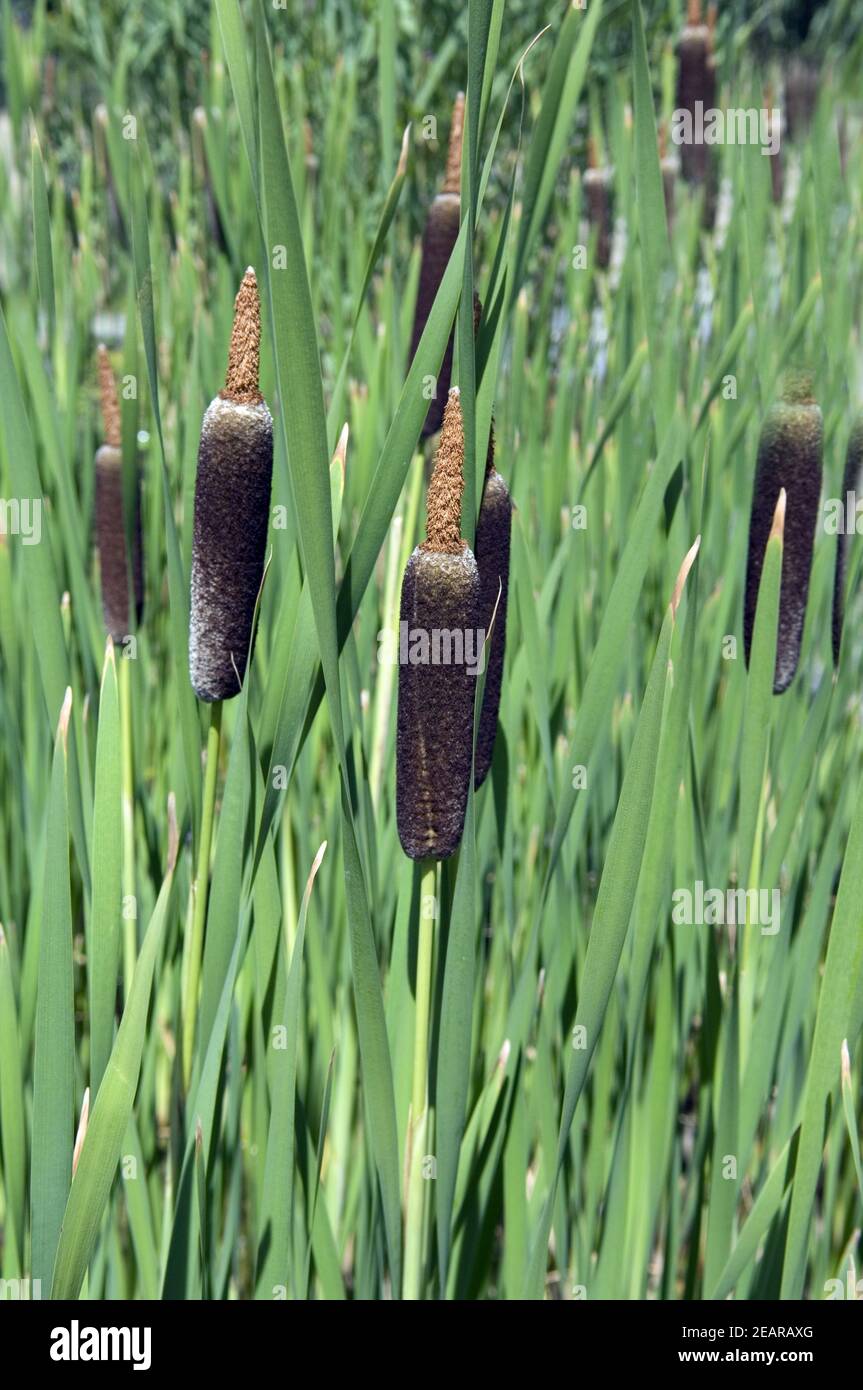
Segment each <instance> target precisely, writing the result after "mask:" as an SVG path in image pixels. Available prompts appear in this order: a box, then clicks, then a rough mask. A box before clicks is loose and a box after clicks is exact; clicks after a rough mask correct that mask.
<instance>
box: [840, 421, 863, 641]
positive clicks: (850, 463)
mask: <svg viewBox="0 0 863 1390" xmlns="http://www.w3.org/2000/svg"><path fill="white" fill-rule="evenodd" d="M861 477H863V415H861V416H860V417H859V418H858V420H857V421H856V423H855V425H854V428H853V429H852V431H851V438H850V439H849V440H848V452H847V454H846V455H845V471H844V473H843V475H842V507H843V516H844V515H845V514H846V513H847V509H848V495H849V493H854V492H856V490H857V488H858V487H859V485H860V479H861ZM836 543H837V544H836V570H835V573H834V579H833V624H832V626H833V634H832V635H833V665H834V666H836V667H838V665H839V653H840V651H841V648H842V623H843V621H844V617H845V567H846V562H847V555H848V537H847V535H846V531H845V526H844V525H843V526H841V527H840V530H839V534H838V536H837V537H836Z"/></svg>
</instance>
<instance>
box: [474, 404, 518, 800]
mask: <svg viewBox="0 0 863 1390" xmlns="http://www.w3.org/2000/svg"><path fill="white" fill-rule="evenodd" d="M511 529H512V498H511V497H510V494H509V488H508V487H507V485H506V483H505V482H504V480H503V478H502V477H501V476H500V474H499V473H498V471H497V469H496V468H495V466H494V423H492V427H491V432H490V434H489V438H488V453H487V455H486V461H485V484H484V486H483V491H482V502H481V503H480V509H479V516H478V517H477V520H476V538H475V541H474V548H475V551H476V563H477V566H478V568H479V584H480V590H479V616H480V624H481V626H482V627H483V628H484V630H485V631H486V632H488V630H489V628H490V627H491V637H490V638H489V639H488V642H487V646H486V652H487V657H486V663H487V664H486V672H485V688H484V690H483V696H482V711H481V713H480V721H479V732H478V734H477V740H476V752H475V754H474V769H473V775H474V786H475V787H477V788H478V787H481V786H482V784H483V782H484V781H485V779H486V777H487V776H488V770H489V768H490V767H491V760H492V756H493V754H494V741H495V738H496V736H497V716H498V710H499V709H500V692H501V686H502V683H503V658H504V651H505V649H506V607H507V595H508V591H509V546H510V531H511ZM495 604H496V605H497V613H496V614H495V618H494V626H493V627H492V626H491V622H492V614H494V613H495Z"/></svg>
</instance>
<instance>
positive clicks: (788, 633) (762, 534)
mask: <svg viewBox="0 0 863 1390" xmlns="http://www.w3.org/2000/svg"><path fill="white" fill-rule="evenodd" d="M822 437H823V424H822V419H821V411H820V409H819V407H818V406H817V405H816V403H815V399H814V397H813V395H812V378H811V376H810V375H809V374H808V373H805V372H790V373H788V374H787V375H786V377H785V380H784V382H783V389H782V394H781V397H780V399H779V401H778V402H777V403H776V404H775V405H774V406H773V407H772V409H771V410H770V412H769V414H768V416H767V419H766V420H765V422H764V427H763V429H762V431H761V439H760V441H759V445H758V463H757V466H756V470H755V486H754V489H753V494H752V513H751V517H750V522H749V560H748V564H747V568H746V592H745V599H744V613H743V639H744V647H745V652H746V663H747V666H748V664H749V653H750V648H751V645H752V633H753V630H754V627H755V610H756V605H757V602H758V586H759V584H760V581H761V571H762V568H763V565H764V551H765V548H766V546H767V539H768V536H769V535H770V528H771V526H772V524H773V514H774V511H775V509H776V502H777V499H778V497H779V493H780V490H781V489H782V488H784V489H785V492H786V496H787V503H786V511H785V536H784V543H783V553H782V578H781V587H780V596H779V630H778V633H777V639H776V672H775V677H774V682H773V690H774V693H775V694H777V695H779V694H781V693H782V691H783V690H787V689H788V686H789V685H790V684H791V681H792V680H793V678H794V673H795V671H796V670H797V662H798V660H799V658H800V643H801V641H802V638H803V624H804V620H805V617H806V600H807V598H808V595H809V575H810V571H811V569H812V547H813V544H814V540H815V526H816V523H817V520H818V501H819V497H820V493H821V450H822Z"/></svg>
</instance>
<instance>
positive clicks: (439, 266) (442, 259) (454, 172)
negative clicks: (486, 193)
mask: <svg viewBox="0 0 863 1390" xmlns="http://www.w3.org/2000/svg"><path fill="white" fill-rule="evenodd" d="M463 128H464V95H463V94H462V93H461V92H460V93H459V95H458V96H457V97H456V101H455V105H454V107H453V113H452V122H451V125H450V140H449V153H448V156H447V169H446V176H445V178H444V182H443V187H442V189H441V192H440V193H439V194H438V195H437V197H436V198H435V200H434V202H433V203H432V205H431V207H430V208H429V213H428V218H427V219H426V226H425V231H424V233H423V246H422V258H421V261H420V280H419V288H418V290H417V302H416V309H415V311H414V326H413V334H412V337H411V361H413V359H414V357H415V356H416V350H417V348H418V347H419V341H420V338H421V337H422V335H423V331H424V329H425V326H426V324H427V323H428V317H429V314H430V313H431V310H432V305H433V304H434V302H435V298H436V296H437V292H438V290H439V288H440V283H441V280H442V279H443V277H444V271H445V270H446V268H447V265H448V263H449V258H450V256H451V255H452V251H453V247H454V246H455V244H456V241H457V239H458V229H459V224H460V221H461V205H460V199H459V183H460V170H461V151H462V134H463ZM453 342H454V335H453V334H452V333H451V334H450V336H449V341H448V342H447V346H446V351H445V352H444V356H443V361H442V363H441V368H440V373H439V375H438V379H437V385H436V389H435V394H434V396H433V397H432V399H431V404H430V405H429V409H428V414H427V415H426V419H425V424H424V425H423V428H422V436H423V438H424V439H427V438H428V437H429V435H432V434H437V432H438V430H439V429H440V427H441V421H442V420H443V412H444V406H445V405H446V399H447V392H448V391H449V383H450V377H451V376H452V357H453Z"/></svg>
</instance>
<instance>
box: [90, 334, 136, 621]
mask: <svg viewBox="0 0 863 1390" xmlns="http://www.w3.org/2000/svg"><path fill="white" fill-rule="evenodd" d="M98 361H99V398H100V403H101V410H102V428H103V433H104V436H105V443H104V444H103V445H102V447H101V448H100V449H98V450H97V452H96V546H97V549H98V551H99V571H100V578H101V583H102V616H103V620H104V623H105V629H106V631H107V632H109V633H110V634H111V637H112V638H113V639H114V642H115V643H117V644H119V643H121V642H122V641H123V639H124V638H125V637H127V636H129V634H130V633H131V631H132V628H133V627H134V626H135V623H136V621H137V622H138V623H140V621H141V618H142V616H143V611H144V567H143V560H142V553H141V498H140V490H139V480H138V476H137V469H136V474H135V495H134V503H133V505H134V512H133V517H132V558H131V565H130V564H129V557H128V547H127V545H126V529H125V517H124V509H123V455H122V450H121V430H120V403H119V400H118V399H117V387H116V384H115V382H114V373H113V371H112V369H111V361H110V358H109V356H108V353H107V350H106V349H105V348H104V347H102V346H100V348H99V353H98ZM130 568H131V574H132V585H133V589H134V595H135V613H134V615H132V614H130V612H129V570H130Z"/></svg>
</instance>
